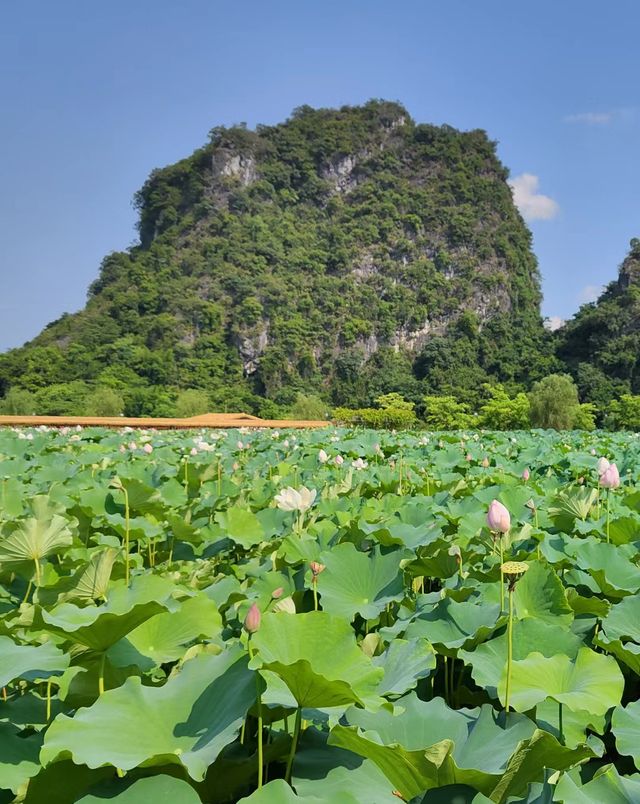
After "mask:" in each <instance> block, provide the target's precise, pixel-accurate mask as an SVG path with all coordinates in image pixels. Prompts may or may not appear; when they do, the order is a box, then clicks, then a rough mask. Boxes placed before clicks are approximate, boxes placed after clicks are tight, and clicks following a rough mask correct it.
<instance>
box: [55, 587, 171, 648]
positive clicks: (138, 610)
mask: <svg viewBox="0 0 640 804" xmlns="http://www.w3.org/2000/svg"><path fill="white" fill-rule="evenodd" d="M173 590H174V586H173V584H172V583H171V581H170V580H169V579H168V578H161V577H159V576H156V575H140V576H137V577H135V578H134V579H133V581H132V583H131V586H130V587H127V586H124V585H121V586H117V587H115V588H113V589H112V591H111V592H110V594H109V599H108V600H107V602H106V603H105V604H103V605H101V606H86V607H85V608H80V607H79V606H76V605H75V604H73V603H61V604H60V605H59V606H56V607H55V608H53V609H52V610H51V611H46V610H45V609H42V610H41V617H42V620H43V621H44V623H45V625H46V628H47V629H48V630H49V631H52V632H54V633H56V634H60V635H62V636H67V637H68V638H69V639H71V640H73V641H74V642H79V643H80V644H82V645H86V646H87V647H89V648H94V650H105V649H106V648H108V647H110V646H111V645H114V644H115V643H116V642H118V640H120V639H122V638H123V637H124V636H126V635H127V634H128V633H129V632H130V631H133V629H134V628H136V627H137V626H138V625H140V624H141V623H143V622H144V621H145V620H148V619H149V618H150V617H153V616H154V615H155V614H159V613H160V612H161V611H165V610H167V609H174V608H177V607H178V604H177V603H176V602H175V601H174V600H173V599H172V598H171V593H172V592H173Z"/></svg>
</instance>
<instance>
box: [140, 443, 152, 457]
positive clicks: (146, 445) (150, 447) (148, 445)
mask: <svg viewBox="0 0 640 804" xmlns="http://www.w3.org/2000/svg"><path fill="white" fill-rule="evenodd" d="M142 449H143V450H144V451H145V452H146V453H147V455H151V453H152V452H153V447H152V446H151V444H145V445H144V447H143V448H142Z"/></svg>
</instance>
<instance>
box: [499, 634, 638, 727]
mask: <svg viewBox="0 0 640 804" xmlns="http://www.w3.org/2000/svg"><path fill="white" fill-rule="evenodd" d="M505 686H506V665H505V668H504V669H503V672H502V676H501V679H500V685H499V686H498V695H499V697H500V700H501V701H502V702H503V703H504V700H505ZM623 688H624V678H623V676H622V673H621V672H620V668H619V667H618V663H617V662H616V660H615V659H614V658H613V657H612V656H604V655H603V654H600V653H596V652H595V651H592V650H590V649H589V648H586V647H585V648H580V650H579V651H578V653H577V655H576V658H575V659H573V660H572V659H570V658H569V657H568V656H566V655H565V654H557V655H555V656H551V657H548V656H543V655H542V653H539V652H537V651H536V652H535V653H530V654H529V655H528V656H527V657H526V659H521V660H519V661H514V662H513V666H512V675H511V699H510V703H511V706H513V708H514V709H515V710H516V711H519V712H526V711H527V710H528V709H531V708H532V707H534V706H535V705H536V704H537V703H540V702H541V701H544V700H545V699H546V698H553V699H554V700H555V701H557V702H558V703H562V704H565V705H566V706H568V707H569V709H572V710H573V711H578V710H581V709H586V710H588V711H589V712H592V713H593V714H594V715H603V714H604V713H605V712H606V711H607V710H608V709H611V707H613V706H617V705H618V704H619V703H620V699H621V698H622V690H623Z"/></svg>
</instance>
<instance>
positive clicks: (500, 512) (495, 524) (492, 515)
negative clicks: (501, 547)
mask: <svg viewBox="0 0 640 804" xmlns="http://www.w3.org/2000/svg"><path fill="white" fill-rule="evenodd" d="M487 525H489V529H490V530H493V531H496V532H498V533H507V531H508V530H509V528H510V527H511V516H510V514H509V512H508V511H507V509H506V508H505V507H504V505H503V504H502V503H501V502H499V501H498V500H494V501H493V502H492V503H491V505H490V506H489V510H488V512H487Z"/></svg>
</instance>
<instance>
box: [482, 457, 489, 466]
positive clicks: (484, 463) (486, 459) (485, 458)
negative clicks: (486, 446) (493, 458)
mask: <svg viewBox="0 0 640 804" xmlns="http://www.w3.org/2000/svg"><path fill="white" fill-rule="evenodd" d="M482 465H483V466H484V468H485V469H486V468H487V467H488V466H489V458H487V456H486V455H485V456H484V458H483V459H482Z"/></svg>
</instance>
